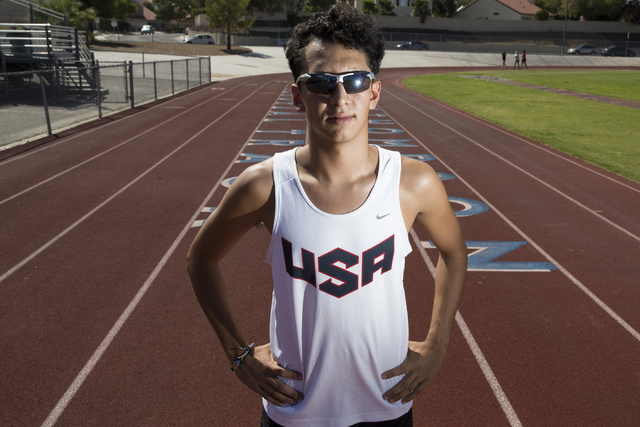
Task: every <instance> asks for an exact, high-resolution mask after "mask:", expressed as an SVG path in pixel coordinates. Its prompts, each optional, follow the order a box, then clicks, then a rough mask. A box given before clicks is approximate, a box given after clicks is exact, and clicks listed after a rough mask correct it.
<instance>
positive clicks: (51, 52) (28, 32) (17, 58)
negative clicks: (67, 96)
mask: <svg viewBox="0 0 640 427" xmlns="http://www.w3.org/2000/svg"><path fill="white" fill-rule="evenodd" d="M0 52H1V56H2V72H4V73H10V72H18V71H40V70H43V71H44V70H48V71H54V72H51V73H45V74H43V77H45V79H46V83H47V84H48V85H49V86H50V87H51V88H52V89H53V91H54V92H57V91H59V90H61V89H64V90H65V91H66V92H67V93H68V92H69V91H81V92H82V91H87V90H91V89H92V87H94V86H93V81H92V76H91V73H88V72H87V70H85V68H86V67H90V66H92V65H93V63H94V61H93V57H92V53H91V51H90V50H89V47H88V46H87V42H86V33H85V32H84V31H78V29H76V28H70V27H64V26H59V25H51V24H24V23H20V24H15V23H12V24H2V23H0Z"/></svg>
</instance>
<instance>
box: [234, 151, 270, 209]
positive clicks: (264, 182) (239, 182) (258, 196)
mask: <svg viewBox="0 0 640 427" xmlns="http://www.w3.org/2000/svg"><path fill="white" fill-rule="evenodd" d="M272 187H273V159H267V160H265V161H264V162H260V163H257V164H255V165H252V166H250V167H248V168H247V169H245V170H244V171H243V172H242V173H241V174H240V176H238V177H237V178H236V179H235V181H234V182H233V184H232V185H231V187H230V188H229V193H238V192H239V193H242V196H243V197H246V198H249V199H251V200H254V199H255V201H260V200H264V199H266V198H268V197H269V194H270V193H271V189H272Z"/></svg>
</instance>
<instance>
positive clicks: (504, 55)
mask: <svg viewBox="0 0 640 427" xmlns="http://www.w3.org/2000/svg"><path fill="white" fill-rule="evenodd" d="M502 69H503V70H506V69H507V52H506V51H504V50H503V51H502Z"/></svg>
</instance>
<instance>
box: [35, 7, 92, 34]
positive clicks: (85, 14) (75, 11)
mask: <svg viewBox="0 0 640 427" xmlns="http://www.w3.org/2000/svg"><path fill="white" fill-rule="evenodd" d="M40 6H43V7H46V8H47V9H51V10H53V11H55V12H59V13H62V14H64V15H66V16H67V26H68V27H74V28H78V29H81V30H84V29H86V28H87V23H88V22H90V21H93V18H95V17H96V11H95V10H94V9H92V8H87V9H85V8H84V7H83V6H84V5H83V4H82V2H80V1H78V0H48V1H41V2H40ZM35 16H36V18H37V19H38V21H39V22H42V23H50V24H57V25H60V24H61V22H59V21H58V20H57V19H56V18H53V17H52V16H49V15H45V14H42V13H36V15H35Z"/></svg>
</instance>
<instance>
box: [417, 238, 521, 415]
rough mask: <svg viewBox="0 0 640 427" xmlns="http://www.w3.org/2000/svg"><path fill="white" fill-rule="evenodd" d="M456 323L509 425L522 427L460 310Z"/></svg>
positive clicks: (432, 268)
mask: <svg viewBox="0 0 640 427" xmlns="http://www.w3.org/2000/svg"><path fill="white" fill-rule="evenodd" d="M409 234H411V237H412V238H413V242H414V243H415V245H416V248H418V252H420V255H422V259H423V260H424V262H425V264H427V267H428V268H429V272H430V273H431V276H433V278H434V279H435V277H436V267H435V265H433V263H432V262H431V259H430V258H429V256H428V255H427V251H425V250H424V248H423V247H422V242H421V241H420V238H419V237H418V235H417V234H416V232H415V231H414V229H413V228H411V231H410V233H409ZM456 323H457V324H458V327H459V328H460V331H462V336H464V339H465V340H466V341H467V345H468V346H469V348H470V349H471V352H472V353H473V356H474V357H475V358H476V361H477V362H478V365H480V370H482V373H483V374H484V377H485V379H486V380H487V382H488V383H489V386H490V387H491V390H493V394H494V396H495V397H496V399H497V400H498V403H500V406H501V407H502V411H503V412H504V414H505V415H506V417H507V419H508V420H509V424H511V425H512V426H513V427H521V426H522V423H520V419H519V418H518V414H516V411H515V410H514V409H513V406H511V402H509V398H508V397H507V395H506V394H505V393H504V391H503V390H502V387H501V386H500V382H499V381H498V378H497V377H496V376H495V374H494V373H493V370H492V369H491V366H489V362H487V359H486V358H485V357H484V354H483V353H482V350H480V346H479V345H478V343H477V342H476V340H475V338H473V334H472V333H471V331H470V330H469V328H468V327H467V324H466V323H465V321H464V319H463V318H462V314H460V311H459V310H456Z"/></svg>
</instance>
